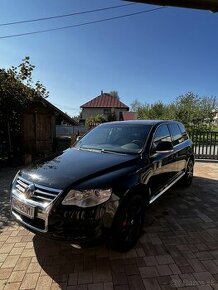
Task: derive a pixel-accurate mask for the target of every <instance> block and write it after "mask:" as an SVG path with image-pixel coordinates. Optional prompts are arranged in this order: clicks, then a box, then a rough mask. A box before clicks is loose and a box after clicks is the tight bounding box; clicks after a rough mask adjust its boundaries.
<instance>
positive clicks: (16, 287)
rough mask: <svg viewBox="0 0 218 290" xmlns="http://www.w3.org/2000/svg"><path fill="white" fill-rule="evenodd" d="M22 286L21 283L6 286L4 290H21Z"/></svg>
mask: <svg viewBox="0 0 218 290" xmlns="http://www.w3.org/2000/svg"><path fill="white" fill-rule="evenodd" d="M20 284H21V283H20V282H14V283H9V284H6V285H5V287H4V290H19V289H20Z"/></svg>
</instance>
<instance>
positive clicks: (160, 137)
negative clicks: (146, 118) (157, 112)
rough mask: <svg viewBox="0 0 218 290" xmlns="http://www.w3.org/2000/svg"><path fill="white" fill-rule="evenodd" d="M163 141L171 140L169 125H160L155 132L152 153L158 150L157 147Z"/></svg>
mask: <svg viewBox="0 0 218 290" xmlns="http://www.w3.org/2000/svg"><path fill="white" fill-rule="evenodd" d="M161 141H168V142H171V137H170V132H169V129H168V127H167V125H160V126H159V127H158V128H157V130H156V132H155V133H154V137H153V142H152V146H151V154H153V153H155V152H156V147H157V145H158V144H159V143H160V142H161Z"/></svg>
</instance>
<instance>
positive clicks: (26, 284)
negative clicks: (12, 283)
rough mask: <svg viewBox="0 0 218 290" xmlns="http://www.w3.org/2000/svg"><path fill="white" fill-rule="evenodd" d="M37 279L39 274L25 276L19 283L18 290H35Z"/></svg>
mask: <svg viewBox="0 0 218 290" xmlns="http://www.w3.org/2000/svg"><path fill="white" fill-rule="evenodd" d="M38 278H39V273H33V274H32V273H30V274H26V275H25V277H24V279H23V281H22V283H21V286H20V289H25V290H27V289H35V288H36V285H37V282H38Z"/></svg>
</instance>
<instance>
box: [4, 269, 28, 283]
mask: <svg viewBox="0 0 218 290" xmlns="http://www.w3.org/2000/svg"><path fill="white" fill-rule="evenodd" d="M25 274H26V272H25V271H13V272H12V273H11V275H10V277H9V279H8V282H10V283H13V282H21V281H22V280H23V277H24V275H25Z"/></svg>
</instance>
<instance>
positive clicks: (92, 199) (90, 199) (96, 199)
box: [62, 189, 112, 207]
mask: <svg viewBox="0 0 218 290" xmlns="http://www.w3.org/2000/svg"><path fill="white" fill-rule="evenodd" d="M111 193H112V190H111V189H90V190H83V191H79V190H70V191H69V192H68V194H67V196H66V197H65V198H64V200H63V201H62V204H63V205H76V206H79V207H91V206H96V205H98V204H101V203H103V202H105V201H107V200H108V199H109V198H110V196H111Z"/></svg>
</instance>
